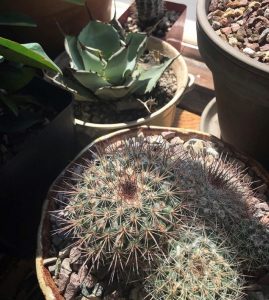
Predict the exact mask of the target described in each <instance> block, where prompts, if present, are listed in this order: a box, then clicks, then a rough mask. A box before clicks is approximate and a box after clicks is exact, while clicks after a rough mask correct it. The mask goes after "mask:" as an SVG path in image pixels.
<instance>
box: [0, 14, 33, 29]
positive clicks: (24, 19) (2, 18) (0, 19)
mask: <svg viewBox="0 0 269 300" xmlns="http://www.w3.org/2000/svg"><path fill="white" fill-rule="evenodd" d="M0 25H8V26H24V27H37V25H36V23H35V22H34V21H33V19H32V18H30V17H29V16H27V15H25V14H22V13H17V12H1V14H0Z"/></svg>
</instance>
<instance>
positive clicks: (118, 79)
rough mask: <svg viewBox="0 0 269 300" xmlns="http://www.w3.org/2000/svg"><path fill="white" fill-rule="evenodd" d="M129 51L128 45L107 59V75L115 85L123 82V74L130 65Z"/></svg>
mask: <svg viewBox="0 0 269 300" xmlns="http://www.w3.org/2000/svg"><path fill="white" fill-rule="evenodd" d="M128 53H129V49H128V47H127V46H126V47H123V48H121V49H120V50H119V51H117V52H116V53H114V54H113V55H112V56H111V57H110V58H109V60H108V61H107V66H106V68H105V77H106V79H107V80H108V81H109V82H110V83H112V84H113V85H120V84H122V83H123V80H124V77H123V74H124V73H125V71H126V68H127V65H128Z"/></svg>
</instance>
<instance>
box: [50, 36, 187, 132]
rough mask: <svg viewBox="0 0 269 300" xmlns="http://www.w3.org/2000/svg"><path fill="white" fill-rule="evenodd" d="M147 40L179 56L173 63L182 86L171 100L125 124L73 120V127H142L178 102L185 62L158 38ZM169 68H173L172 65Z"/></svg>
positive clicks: (174, 50) (181, 93) (185, 84)
mask: <svg viewBox="0 0 269 300" xmlns="http://www.w3.org/2000/svg"><path fill="white" fill-rule="evenodd" d="M149 40H150V41H151V42H153V43H154V44H156V43H158V44H159V45H161V46H160V49H169V52H171V53H173V55H174V56H177V55H179V56H178V57H177V58H176V60H175V62H176V61H178V63H179V64H180V70H179V72H178V73H180V78H181V82H182V84H181V85H180V86H177V90H176V92H175V94H174V96H173V98H172V99H171V100H170V101H169V102H168V103H167V104H165V105H164V106H163V107H161V108H160V109H158V110H157V111H156V112H154V113H152V114H150V115H148V116H146V117H144V118H139V119H137V120H134V121H130V122H126V123H124V122H122V123H111V124H99V123H91V122H84V121H82V120H80V119H77V118H75V125H80V126H85V127H88V128H95V129H103V130H104V129H112V130H114V129H124V128H128V127H134V126H139V125H144V124H145V123H148V122H151V121H152V120H154V119H155V118H157V117H158V116H160V115H162V114H163V113H164V112H165V111H167V110H168V109H169V108H171V107H172V106H173V105H174V104H176V103H177V102H178V101H179V100H180V97H181V96H182V95H183V92H184V91H185V89H186V88H187V86H188V69H187V65H186V62H185V60H184V58H183V56H182V54H181V53H180V52H179V51H178V50H177V49H176V48H175V47H174V46H172V45H170V44H169V43H168V42H166V41H163V40H161V39H159V38H155V37H152V36H151V37H150V38H149ZM64 55H65V52H63V53H61V54H60V55H59V56H58V57H57V58H56V60H55V61H59V60H60V59H61V57H63V56H64ZM173 63H174V62H173ZM171 66H173V64H172V65H171ZM176 77H177V79H178V76H177V75H176ZM177 81H178V80H177Z"/></svg>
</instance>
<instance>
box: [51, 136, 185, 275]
mask: <svg viewBox="0 0 269 300" xmlns="http://www.w3.org/2000/svg"><path fill="white" fill-rule="evenodd" d="M120 148H121V150H120V151H119V148H109V150H108V151H106V152H104V153H101V152H99V153H98V152H97V154H96V155H95V157H94V160H93V161H92V162H90V163H89V164H88V165H87V166H86V167H85V170H84V172H83V174H82V175H80V176H79V178H78V182H77V184H75V185H74V186H73V187H72V190H71V191H69V192H67V193H66V196H67V197H68V199H69V200H68V202H67V203H66V205H65V207H64V208H63V212H61V213H62V215H64V218H63V223H64V225H63V230H64V231H65V229H67V232H69V235H70V236H71V237H74V241H75V242H76V243H77V244H78V245H79V246H80V247H81V249H82V250H83V252H84V254H85V255H86V257H87V260H88V261H89V262H91V265H92V268H93V269H96V268H99V267H105V268H106V270H107V273H109V274H110V275H111V278H113V277H114V276H117V277H121V273H124V275H125V277H126V273H128V275H130V276H131V277H132V278H133V277H134V276H138V275H140V276H141V274H143V273H144V272H145V271H146V269H148V268H149V267H150V266H151V267H153V266H154V265H155V261H156V257H157V256H158V255H160V253H165V252H166V251H167V249H166V248H167V241H168V240H169V239H170V238H172V237H173V236H174V235H175V232H176V231H177V230H178V229H179V227H180V226H181V225H182V220H181V216H182V215H183V212H182V210H184V207H183V203H182V198H184V193H182V192H181V191H180V190H178V188H177V179H176V178H175V176H174V172H173V167H174V165H175V163H176V161H177V160H178V157H179V156H180V155H181V154H180V153H178V155H177V156H175V155H174V156H172V153H171V149H169V148H168V149H166V147H165V144H162V143H161V144H155V145H152V144H150V143H145V142H142V143H141V141H140V140H139V139H135V140H132V139H130V140H125V141H123V142H122V143H121V144H120ZM56 215H57V212H56ZM60 230H61V229H60Z"/></svg>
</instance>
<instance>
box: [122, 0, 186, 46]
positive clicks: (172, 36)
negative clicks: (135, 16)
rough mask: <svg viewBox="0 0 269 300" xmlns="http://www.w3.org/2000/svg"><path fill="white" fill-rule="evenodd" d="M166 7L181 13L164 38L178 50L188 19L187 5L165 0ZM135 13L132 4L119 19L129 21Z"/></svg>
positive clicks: (124, 21) (123, 21)
mask: <svg viewBox="0 0 269 300" xmlns="http://www.w3.org/2000/svg"><path fill="white" fill-rule="evenodd" d="M164 4H165V8H166V9H167V10H168V11H172V10H174V11H176V12H177V13H179V16H178V19H177V20H176V22H175V23H174V24H173V26H172V27H171V28H170V30H169V31H168V32H167V33H166V34H165V37H164V38H163V39H162V40H164V41H166V42H168V43H169V44H171V45H172V46H174V47H175V48H176V49H177V50H178V51H180V50H181V44H182V38H183V31H184V23H185V19H186V13H187V7H186V5H184V4H180V3H174V2H170V1H164ZM132 13H133V7H132V6H130V7H129V8H128V9H127V10H126V11H125V12H124V13H123V14H122V15H121V16H120V18H119V21H120V23H121V24H122V25H124V23H126V22H127V19H128V17H129V16H131V15H132Z"/></svg>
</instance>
